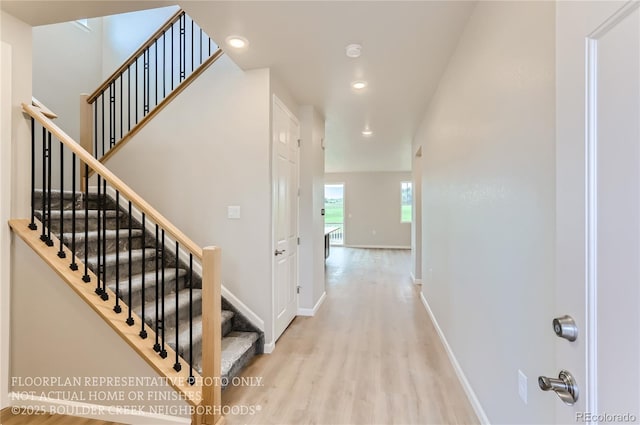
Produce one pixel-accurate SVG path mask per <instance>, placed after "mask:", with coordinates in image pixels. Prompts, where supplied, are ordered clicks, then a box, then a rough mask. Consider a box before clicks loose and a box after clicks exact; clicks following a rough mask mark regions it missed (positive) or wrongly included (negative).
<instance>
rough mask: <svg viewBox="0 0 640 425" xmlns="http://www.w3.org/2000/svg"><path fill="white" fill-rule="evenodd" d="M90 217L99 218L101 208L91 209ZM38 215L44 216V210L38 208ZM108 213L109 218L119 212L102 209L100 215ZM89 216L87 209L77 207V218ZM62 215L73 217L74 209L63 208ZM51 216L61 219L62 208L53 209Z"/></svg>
mask: <svg viewBox="0 0 640 425" xmlns="http://www.w3.org/2000/svg"><path fill="white" fill-rule="evenodd" d="M88 212H89V215H88V217H89V218H93V219H96V218H98V212H99V210H89V211H88ZM35 213H36V216H39V217H42V211H41V210H36V211H35ZM105 214H106V216H107V218H116V217H117V215H118V212H117V211H116V210H106V211H102V214H101V215H100V217H104V215H105ZM86 216H87V211H85V210H84V209H77V210H76V220H79V219H84V218H85V217H86ZM123 216H126V215H125V214H123V213H121V214H120V217H123ZM62 217H63V218H65V219H69V220H71V219H73V211H72V210H63V211H62ZM51 218H52V219H53V220H55V219H58V220H60V210H59V209H57V210H52V211H51Z"/></svg>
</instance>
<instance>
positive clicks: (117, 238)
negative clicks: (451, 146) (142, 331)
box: [105, 190, 131, 313]
mask: <svg viewBox="0 0 640 425" xmlns="http://www.w3.org/2000/svg"><path fill="white" fill-rule="evenodd" d="M105 215H106V214H105ZM129 252H131V250H129ZM105 277H106V276H105ZM105 280H106V279H105ZM105 290H106V288H105ZM113 311H115V312H116V313H121V312H122V307H120V191H119V190H116V305H115V306H114V307H113Z"/></svg>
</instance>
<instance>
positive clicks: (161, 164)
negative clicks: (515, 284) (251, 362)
mask: <svg viewBox="0 0 640 425" xmlns="http://www.w3.org/2000/svg"><path fill="white" fill-rule="evenodd" d="M269 82H270V76H269V71H268V70H266V69H259V70H253V71H249V72H244V71H242V70H240V69H239V68H238V67H237V66H236V65H235V64H234V63H233V62H232V61H231V60H230V59H229V58H228V57H226V56H223V57H222V58H221V59H219V60H218V61H217V62H216V63H215V64H214V65H213V66H212V67H210V68H209V69H208V70H207V71H205V72H204V73H203V74H202V75H201V76H200V77H199V78H198V79H197V80H196V81H195V82H194V83H193V84H192V85H190V86H189V87H188V88H187V89H186V90H185V91H184V92H183V93H182V94H181V95H180V96H179V97H178V98H176V99H175V100H174V101H173V102H171V103H170V104H169V105H168V106H167V107H166V108H165V109H164V110H163V111H162V112H161V113H160V114H159V115H158V116H157V117H156V118H155V119H154V120H152V121H151V122H150V123H149V125H147V126H146V127H144V128H143V129H142V130H141V131H140V133H138V134H137V135H136V136H135V137H134V139H133V140H132V141H130V142H129V143H128V144H127V145H126V146H125V147H124V148H123V149H122V150H121V151H119V152H118V153H117V154H116V155H114V156H113V157H112V159H110V160H109V161H108V162H107V164H106V165H107V167H109V168H110V169H111V170H112V171H113V172H114V173H115V174H116V175H118V176H119V177H120V178H121V179H122V180H123V181H125V182H126V183H127V184H128V185H130V186H131V187H132V188H133V189H134V190H135V191H136V192H138V193H139V194H140V195H141V196H142V197H144V198H145V199H146V200H147V201H148V202H149V203H150V204H151V205H153V206H154V207H155V208H156V209H158V210H159V211H160V212H161V213H162V214H163V215H165V217H167V218H168V219H169V220H171V221H172V222H173V223H174V224H175V225H176V226H177V227H178V228H179V229H181V230H182V231H183V232H184V233H186V234H187V235H188V236H189V237H190V238H192V239H193V241H194V242H195V243H197V244H199V245H200V246H207V245H218V246H220V247H221V248H222V258H223V270H222V279H223V284H224V285H225V287H227V289H229V290H230V291H231V292H232V293H233V294H234V295H235V296H237V297H238V298H239V299H240V300H242V301H243V302H244V303H245V304H246V305H247V306H248V307H249V308H250V309H252V310H253V311H254V312H255V313H256V314H257V315H258V316H259V317H260V318H262V320H264V322H265V341H266V342H270V341H271V340H272V337H273V335H272V334H271V316H272V312H271V260H272V247H271V169H270V152H271V150H270V139H269V128H270V125H269V123H270V120H269V116H270V103H271V102H270V94H271V91H270V84H269ZM141 170H143V171H142V172H141ZM231 205H237V206H240V208H241V218H240V219H239V220H232V219H228V218H227V206H231Z"/></svg>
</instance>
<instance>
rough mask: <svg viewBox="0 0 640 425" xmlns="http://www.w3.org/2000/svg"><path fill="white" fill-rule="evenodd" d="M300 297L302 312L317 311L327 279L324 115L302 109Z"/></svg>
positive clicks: (300, 309)
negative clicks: (324, 211)
mask: <svg viewBox="0 0 640 425" xmlns="http://www.w3.org/2000/svg"><path fill="white" fill-rule="evenodd" d="M300 124H301V140H302V145H301V147H300V264H299V270H300V297H299V302H298V306H299V314H306V315H309V314H313V313H314V307H316V305H317V304H318V302H319V301H320V299H321V297H322V295H323V294H324V291H325V280H324V217H323V216H322V214H321V210H322V208H324V149H323V148H322V139H323V138H324V117H322V116H321V115H320V114H319V113H318V112H317V111H316V110H315V108H313V107H312V106H304V107H302V108H300Z"/></svg>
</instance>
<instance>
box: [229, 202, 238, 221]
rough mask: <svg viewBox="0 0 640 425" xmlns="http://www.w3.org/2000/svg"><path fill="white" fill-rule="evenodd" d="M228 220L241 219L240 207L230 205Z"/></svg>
mask: <svg viewBox="0 0 640 425" xmlns="http://www.w3.org/2000/svg"><path fill="white" fill-rule="evenodd" d="M227 218H230V219H232V220H238V219H239V218H240V206H238V205H230V206H228V207H227Z"/></svg>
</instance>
